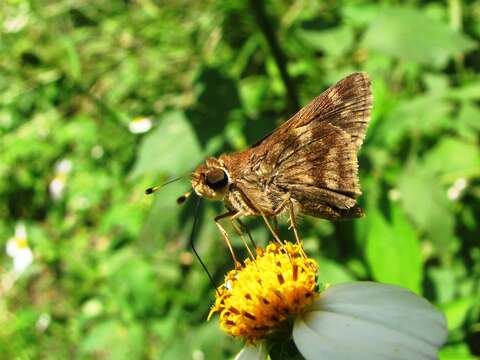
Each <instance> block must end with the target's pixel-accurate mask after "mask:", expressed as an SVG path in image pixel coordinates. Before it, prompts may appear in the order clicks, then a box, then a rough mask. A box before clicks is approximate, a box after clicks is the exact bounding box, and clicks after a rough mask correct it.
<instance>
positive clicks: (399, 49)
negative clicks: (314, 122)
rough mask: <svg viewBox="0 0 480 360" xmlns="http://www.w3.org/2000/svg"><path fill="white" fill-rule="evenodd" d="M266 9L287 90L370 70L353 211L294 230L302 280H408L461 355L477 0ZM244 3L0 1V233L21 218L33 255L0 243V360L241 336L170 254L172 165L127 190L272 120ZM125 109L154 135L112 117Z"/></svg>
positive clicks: (218, 255) (467, 284)
mask: <svg viewBox="0 0 480 360" xmlns="http://www.w3.org/2000/svg"><path fill="white" fill-rule="evenodd" d="M266 12H267V14H268V19H269V22H270V25H271V26H272V27H273V28H274V30H275V33H276V35H277V37H278V40H279V44H280V48H281V49H282V51H283V52H284V54H285V56H286V59H287V61H288V72H289V74H290V76H291V77H292V79H293V82H294V84H295V86H296V91H297V94H298V97H299V99H300V102H301V103H302V104H305V103H307V102H308V101H309V100H310V99H311V98H313V97H314V96H316V95H318V94H319V93H320V92H321V91H322V90H324V89H325V88H326V87H328V86H329V85H331V84H333V83H335V82H336V81H338V80H339V79H340V78H341V77H343V76H344V75H346V74H348V73H350V72H353V71H356V70H363V71H367V72H368V73H369V74H370V76H371V78H372V81H373V92H374V99H375V100H374V113H373V119H372V122H371V125H370V128H369V130H368V134H367V138H366V142H365V145H364V146H363V148H362V150H361V153H360V173H361V177H362V179H361V181H362V187H363V196H362V197H361V199H360V202H361V204H362V205H363V206H364V207H365V209H366V214H367V216H366V217H365V218H363V219H359V220H356V221H353V222H342V223H330V222H327V221H324V220H319V219H311V218H305V219H303V220H302V222H301V224H300V226H301V228H300V232H301V234H302V236H303V238H304V240H305V246H306V248H307V251H309V253H310V254H311V255H312V256H313V257H316V258H317V259H318V260H319V262H320V269H321V274H320V279H321V281H325V282H330V283H337V282H344V281H351V280H365V279H373V280H377V281H382V282H387V283H394V284H399V285H402V286H404V287H407V288H410V289H412V290H413V291H415V292H417V293H419V294H421V295H423V296H425V297H426V298H428V299H429V300H430V301H432V302H433V303H434V304H436V305H437V306H439V307H440V308H442V309H443V310H444V311H445V313H446V315H447V318H448V323H449V330H450V336H449V342H448V344H447V345H446V346H445V348H444V350H443V351H442V353H441V359H443V360H453V359H474V358H476V357H475V354H476V356H478V355H480V295H479V294H480V248H479V244H480V231H479V228H480V215H479V214H480V148H479V140H480V136H479V135H480V106H479V104H480V73H479V70H480V49H479V46H478V40H479V39H480V21H479V19H480V1H478V0H477V1H461V0H449V1H447V2H442V1H408V2H405V4H403V2H398V1H388V0H384V1H379V2H376V1H371V0H368V1H338V2H337V1H325V2H323V1H303V0H294V1H284V0H271V1H267V2H266ZM253 13H254V10H253V9H252V8H251V7H250V6H249V3H248V2H246V1H241V0H234V1H228V2H222V1H220V2H216V1H169V2H163V1H154V0H136V1H133V0H124V1H106V0H99V1H86V0H74V1H70V0H38V1H37V0H30V1H28V0H4V1H2V2H1V4H0V31H1V33H0V136H1V142H0V244H1V245H2V248H4V247H5V246H6V245H7V242H8V240H9V239H10V238H12V237H13V236H14V233H15V227H16V226H17V227H18V224H20V223H23V224H25V226H26V231H27V241H28V248H29V249H31V251H32V252H33V256H34V258H33V262H32V264H31V265H30V266H28V267H27V268H26V270H25V271H23V272H21V273H20V274H19V273H18V272H14V269H13V263H12V258H11V257H10V256H8V255H7V253H6V252H4V251H3V250H2V253H1V255H0V261H1V263H0V264H1V265H0V323H1V324H2V325H1V327H0V357H1V358H2V359H39V358H45V359H46V358H48V359H66V358H72V357H73V358H80V359H140V358H148V359H170V358H171V359H187V358H192V359H224V358H228V357H231V356H233V354H234V353H235V352H236V351H237V350H238V349H239V348H240V346H241V344H239V343H238V342H236V341H234V340H232V339H230V338H228V337H227V336H226V335H223V334H221V333H220V330H218V329H217V324H216V320H215V319H214V320H212V321H210V322H206V315H207V313H208V310H209V306H210V304H211V303H212V301H213V290H212V288H211V286H210V284H209V282H208V279H207V277H206V276H205V274H204V273H203V272H202V269H201V267H200V266H199V264H198V263H197V262H196V261H195V260H194V258H193V257H192V255H191V253H190V252H189V248H188V236H189V232H190V229H191V225H192V219H193V209H192V205H191V204H188V203H187V204H186V205H185V206H184V207H178V206H177V205H176V204H175V199H176V197H177V196H179V195H181V194H182V193H183V192H185V191H187V190H188V188H189V182H188V180H187V179H185V180H182V181H178V182H175V183H172V184H170V185H168V187H166V188H164V189H162V191H159V192H158V193H157V194H156V195H155V196H153V197H145V196H144V193H143V190H144V189H145V188H146V187H148V186H151V185H152V184H154V183H158V182H162V181H165V180H167V179H169V178H171V177H174V176H181V175H185V174H188V172H189V171H191V170H192V169H193V168H194V167H195V166H196V165H198V163H200V162H201V161H202V160H203V159H204V157H205V156H208V155H218V154H219V153H221V152H222V151H236V150H242V149H245V148H246V147H247V146H248V144H252V143H253V142H254V141H255V140H258V139H259V138H261V137H262V136H263V135H265V134H266V133H267V132H268V131H270V130H272V129H273V128H275V127H276V126H277V125H278V124H280V123H281V122H282V121H284V120H286V119H287V118H288V117H289V116H290V115H291V111H290V110H289V108H288V99H287V93H286V89H285V86H284V82H283V80H282V77H281V76H280V72H279V69H278V67H277V65H276V62H275V59H274V58H273V57H272V54H271V52H270V47H269V44H268V43H267V41H266V39H265V37H264V36H263V34H262V32H261V31H260V27H259V26H258V23H257V20H256V17H255V16H254V14H253ZM138 118H142V119H143V121H144V122H145V121H146V122H147V123H148V122H149V121H151V122H152V123H153V128H152V129H151V130H150V131H148V132H146V133H143V134H139V133H135V132H132V131H130V130H129V129H132V127H131V126H132V122H133V120H134V119H138ZM222 211H223V210H222V206H221V204H213V203H208V204H207V203H205V204H204V207H203V211H202V213H201V214H200V221H201V224H202V226H201V228H200V230H199V232H198V236H197V241H196V243H197V248H198V251H199V252H200V253H201V255H202V258H203V260H204V261H205V263H206V264H207V265H208V267H209V269H211V272H212V273H213V275H214V277H215V279H216V280H217V281H218V282H220V281H221V280H222V276H223V275H222V274H224V272H225V270H226V269H228V268H230V267H231V259H230V258H229V255H228V251H227V249H226V248H225V246H224V244H223V242H222V240H221V236H220V234H219V233H218V232H217V231H216V228H215V227H214V225H213V217H214V216H215V215H217V214H220V213H221V212H222ZM248 225H249V227H251V229H252V232H253V234H254V236H255V238H256V239H257V240H258V241H260V242H261V241H266V240H267V233H266V232H265V230H264V227H263V226H262V224H261V222H259V221H257V220H256V219H252V220H249V221H248ZM283 231H284V234H285V236H290V237H291V234H289V232H288V231H286V229H283ZM17 237H18V236H17ZM235 244H236V246H237V247H238V252H239V253H242V247H241V244H240V241H239V239H235ZM242 254H244V253H242ZM244 255H245V254H244Z"/></svg>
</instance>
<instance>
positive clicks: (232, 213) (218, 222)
mask: <svg viewBox="0 0 480 360" xmlns="http://www.w3.org/2000/svg"><path fill="white" fill-rule="evenodd" d="M235 214H236V212H235V211H229V212H226V213H225V214H221V215H218V216H216V217H215V219H214V221H215V225H217V227H218V230H220V233H221V234H222V235H223V238H224V239H225V242H226V243H227V246H228V250H230V253H231V254H232V259H233V262H234V263H235V267H236V268H239V267H240V263H239V262H238V260H237V256H236V255H235V251H233V246H232V241H231V240H230V237H229V236H228V233H227V231H226V230H225V228H224V227H223V226H222V224H220V220H222V219H225V218H229V219H231V218H232V217H233V216H234V215H235Z"/></svg>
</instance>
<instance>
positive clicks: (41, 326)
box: [35, 313, 52, 332]
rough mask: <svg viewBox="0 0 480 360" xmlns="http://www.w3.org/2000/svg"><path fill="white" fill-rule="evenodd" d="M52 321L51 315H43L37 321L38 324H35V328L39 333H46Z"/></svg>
mask: <svg viewBox="0 0 480 360" xmlns="http://www.w3.org/2000/svg"><path fill="white" fill-rule="evenodd" d="M51 320H52V317H51V316H50V314H49V313H42V314H41V315H40V316H39V317H38V320H37V323H36V324H35V327H36V328H37V330H38V331H41V332H43V331H45V330H47V328H48V326H49V325H50V321H51Z"/></svg>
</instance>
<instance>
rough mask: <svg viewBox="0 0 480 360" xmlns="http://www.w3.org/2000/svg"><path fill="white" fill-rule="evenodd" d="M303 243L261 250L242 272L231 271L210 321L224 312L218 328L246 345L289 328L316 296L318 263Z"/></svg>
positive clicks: (246, 264) (269, 246)
mask: <svg viewBox="0 0 480 360" xmlns="http://www.w3.org/2000/svg"><path fill="white" fill-rule="evenodd" d="M303 254H304V253H303V249H302V247H301V246H300V245H297V244H291V243H285V244H284V245H282V246H280V245H278V244H269V245H268V246H267V248H266V249H265V250H262V249H257V257H256V259H255V260H254V261H252V260H250V259H248V260H246V261H245V264H244V265H243V266H242V267H241V268H240V269H239V270H232V271H230V272H228V273H227V275H226V277H225V283H224V284H223V286H221V287H220V288H219V289H218V293H217V297H216V300H215V304H214V305H213V307H212V309H211V310H210V314H209V316H208V318H209V319H210V317H211V316H212V315H213V314H215V313H219V314H220V327H221V328H222V329H223V330H225V331H226V332H227V333H229V334H230V335H232V336H238V337H242V338H244V339H246V340H247V342H255V341H256V340H258V339H262V338H265V337H267V336H269V335H273V334H274V333H275V332H276V331H280V330H281V329H283V328H285V325H288V324H289V323H290V320H292V319H293V318H294V317H295V315H297V314H299V313H301V312H302V311H303V309H304V308H305V307H306V306H307V305H308V304H310V303H311V302H312V301H313V300H314V299H315V296H316V294H317V292H316V288H317V285H316V275H317V268H318V266H317V264H316V262H315V261H314V260H312V259H308V258H305V256H304V255H303Z"/></svg>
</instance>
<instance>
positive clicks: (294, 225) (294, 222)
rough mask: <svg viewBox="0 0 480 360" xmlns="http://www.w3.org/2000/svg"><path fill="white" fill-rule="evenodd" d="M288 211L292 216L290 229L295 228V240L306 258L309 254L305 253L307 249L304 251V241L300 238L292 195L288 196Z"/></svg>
mask: <svg viewBox="0 0 480 360" xmlns="http://www.w3.org/2000/svg"><path fill="white" fill-rule="evenodd" d="M288 211H289V213H290V214H289V216H290V229H292V230H293V234H294V235H295V240H296V242H297V244H298V246H299V247H300V251H301V253H302V255H303V256H304V257H305V258H306V257H307V255H306V254H305V251H303V247H302V242H301V240H300V236H299V235H298V230H297V218H296V215H295V209H294V208H293V202H292V200H291V199H290V197H288Z"/></svg>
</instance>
